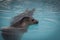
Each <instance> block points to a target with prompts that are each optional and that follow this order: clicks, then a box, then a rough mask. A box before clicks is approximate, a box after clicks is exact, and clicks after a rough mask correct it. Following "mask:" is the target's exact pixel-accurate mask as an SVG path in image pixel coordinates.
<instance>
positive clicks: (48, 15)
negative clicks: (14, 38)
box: [0, 0, 60, 40]
mask: <svg viewBox="0 0 60 40" xmlns="http://www.w3.org/2000/svg"><path fill="white" fill-rule="evenodd" d="M59 4H60V3H59V1H58V0H57V1H56V0H55V1H54V0H53V1H52V0H50V1H48V0H47V1H44V0H40V1H39V0H37V1H36V0H35V1H34V0H33V1H32V0H30V1H24V0H22V1H21V3H19V1H17V0H16V1H13V2H12V3H11V4H10V5H9V6H10V7H9V8H6V7H2V6H0V28H2V27H8V26H9V25H10V22H11V20H12V18H13V17H14V16H16V15H18V14H20V13H22V12H24V10H25V9H26V8H29V9H32V8H35V9H36V11H35V13H34V15H33V17H34V18H35V19H37V20H38V21H39V24H37V25H31V26H30V27H29V29H28V32H27V33H25V34H24V35H23V37H22V40H60V25H59V24H60V12H59V11H60V8H59V7H60V6H59ZM0 5H1V4H0ZM0 34H1V32H0ZM0 40H3V38H2V36H1V35H0Z"/></svg>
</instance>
